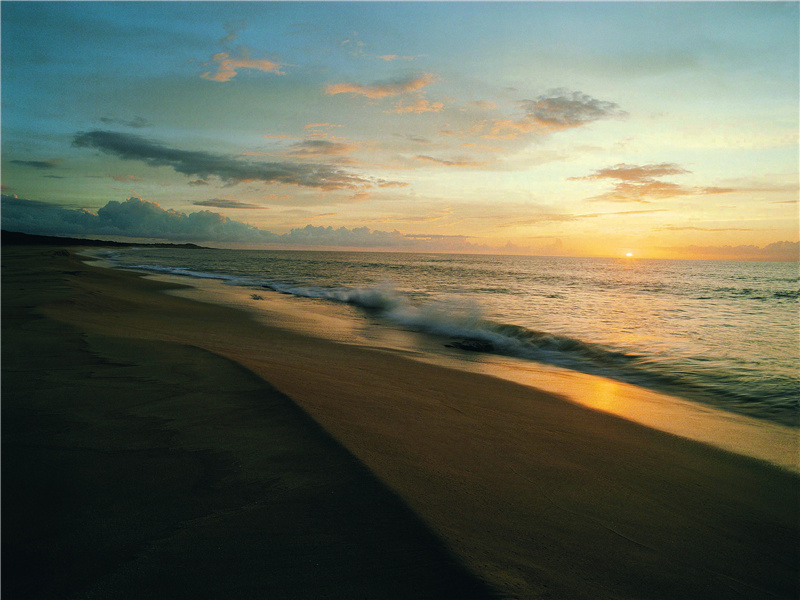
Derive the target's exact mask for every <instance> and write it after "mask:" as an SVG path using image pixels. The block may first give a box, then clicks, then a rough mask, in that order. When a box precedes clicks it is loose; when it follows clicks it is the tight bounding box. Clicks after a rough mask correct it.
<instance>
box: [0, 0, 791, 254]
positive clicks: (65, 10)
mask: <svg viewBox="0 0 800 600" xmlns="http://www.w3.org/2000/svg"><path fill="white" fill-rule="evenodd" d="M0 10H2V185H3V194H4V198H3V212H2V215H3V226H4V227H8V228H17V229H20V228H23V227H25V228H27V229H36V230H37V232H42V233H64V234H79V235H91V234H98V235H100V234H102V235H116V236H120V237H122V236H133V235H134V234H135V235H136V237H153V238H167V239H188V238H192V239H194V240H195V241H209V242H214V241H216V242H218V243H223V244H224V243H231V244H232V243H239V244H241V243H254V244H259V243H268V244H276V243H279V244H284V245H294V244H301V243H302V245H304V246H314V247H316V246H317V245H324V246H342V247H356V246H357V247H375V248H379V249H385V248H389V249H399V250H446V251H509V252H515V253H526V252H530V253H544V254H565V255H605V256H619V255H624V254H625V253H628V252H632V253H634V254H635V255H637V256H654V257H656V256H666V257H670V256H674V257H740V256H741V257H762V258H764V257H766V258H769V257H770V256H771V254H770V253H771V252H773V251H778V250H779V251H780V252H783V253H784V254H785V253H786V252H787V249H788V252H789V254H790V255H791V253H792V252H794V253H795V254H794V255H795V256H796V252H797V241H798V204H797V198H798V52H799V51H798V5H797V3H781V2H757V3H746V2H742V3H739V2H735V3H727V2H693V3H683V2H653V3H638V2H619V3H604V2H588V3H573V2H555V3H543V2H518V3H501V2H489V3H483V2H456V3H446V2H420V3H412V2H399V3H393V2H367V3H351V2H320V3H304V2H277V3H269V2H219V3H218V2H163V3H161V2H156V3H149V2H148V3H141V2H86V3H82V2H3V3H2V5H0ZM109 203H114V204H112V205H111V206H112V207H113V208H114V210H106V211H103V212H102V214H104V215H106V217H107V218H101V217H100V216H99V215H100V213H98V210H100V209H103V208H104V207H107V206H108V205H109ZM118 205H119V206H118ZM201 211H207V212H209V213H214V216H210V215H208V214H205V215H204V216H203V215H200V216H201V217H202V218H200V217H195V218H193V219H191V223H192V224H193V225H192V227H189V226H188V225H187V223H189V220H187V219H188V217H187V215H191V214H194V213H199V212H201ZM112 214H113V215H115V217H114V219H111V217H110V215H112ZM142 215H147V218H146V219H144V217H143V216H142ZM136 219H140V220H139V221H137V220H136ZM211 222H214V223H217V225H215V226H214V228H210V226H209V223H211ZM134 223H135V226H134ZM147 226H152V230H150V233H148V229H147ZM193 227H196V228H195V229H193ZM234 232H235V233H234ZM293 232H294V233H293ZM782 242H788V245H787V244H786V243H782ZM784 258H785V256H784Z"/></svg>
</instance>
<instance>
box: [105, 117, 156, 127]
mask: <svg viewBox="0 0 800 600" xmlns="http://www.w3.org/2000/svg"><path fill="white" fill-rule="evenodd" d="M100 121H101V122H103V123H105V124H107V125H123V126H124V127H131V128H132V129H142V128H144V127H150V122H149V121H148V120H147V119H145V118H144V117H134V118H133V119H131V120H129V121H127V120H125V119H115V118H113V117H100Z"/></svg>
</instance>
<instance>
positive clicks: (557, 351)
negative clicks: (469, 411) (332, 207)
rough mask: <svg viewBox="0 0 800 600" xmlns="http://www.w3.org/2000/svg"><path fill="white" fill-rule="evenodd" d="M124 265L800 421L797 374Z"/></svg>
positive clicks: (315, 291) (472, 308)
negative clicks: (322, 305)
mask: <svg viewBox="0 0 800 600" xmlns="http://www.w3.org/2000/svg"><path fill="white" fill-rule="evenodd" d="M125 268H128V269H135V270H140V271H149V272H153V273H160V274H167V275H179V276H183V277H192V278H197V279H214V280H219V281H222V282H224V283H226V284H229V285H234V286H241V287H245V288H250V289H253V288H255V289H268V290H272V291H275V292H278V293H282V294H288V295H292V296H297V297H303V298H311V299H318V300H326V301H332V302H339V303H344V304H349V305H352V306H356V307H358V308H360V309H363V310H364V311H365V312H366V314H367V315H368V316H370V317H372V318H375V319H378V320H382V321H385V322H390V323H393V324H395V325H399V326H401V327H404V328H407V329H411V330H414V331H417V332H420V333H423V334H429V335H435V336H439V337H442V338H446V339H445V340H443V342H442V344H443V346H449V347H451V348H454V349H459V350H464V351H472V352H480V353H488V354H495V355H501V356H509V357H514V358H519V359H523V360H532V361H536V362H541V363H546V364H552V365H556V366H560V367H564V368H568V369H572V370H576V371H581V372H584V373H590V374H594V375H601V376H604V377H609V378H612V379H616V380H619V381H625V382H628V383H632V384H635V385H640V386H643V387H648V388H652V389H658V390H661V391H666V392H668V393H674V394H676V395H679V396H683V397H691V398H694V399H696V400H700V401H704V402H711V403H713V404H717V405H719V406H724V407H725V408H728V409H731V410H734V411H737V409H738V411H739V412H745V413H747V414H752V415H754V416H759V413H762V415H763V416H765V417H767V418H770V419H771V420H775V421H778V422H783V423H785V424H789V425H796V424H797V412H796V407H797V406H796V405H797V400H796V398H797V395H796V380H793V379H791V378H786V377H780V376H776V375H772V376H767V375H766V374H765V373H763V372H757V371H754V370H751V369H747V368H744V367H741V368H737V369H735V370H732V368H731V365H730V364H728V365H726V366H725V367H724V368H720V366H719V365H716V364H715V363H714V361H711V362H707V361H704V360H703V359H702V358H700V357H695V358H692V357H687V356H683V357H671V358H670V357H667V356H664V355H661V354H658V353H654V354H648V355H645V354H641V353H636V352H632V351H630V350H629V349H624V348H617V347H611V346H609V345H606V344H602V343H597V342H589V341H586V340H581V339H577V338H574V337H570V336H568V335H560V334H554V333H549V332H545V331H537V330H534V329H530V328H527V327H523V326H520V325H515V324H511V323H504V322H499V321H497V320H493V319H491V318H487V316H486V314H485V311H484V309H483V308H482V306H480V305H479V304H478V303H476V302H474V301H470V300H468V299H466V298H465V297H463V296H452V295H450V296H442V297H437V296H435V295H433V294H429V293H425V292H410V291H401V290H398V289H396V288H395V287H394V286H392V285H390V284H384V285H370V286H366V287H345V286H340V287H331V286H324V285H316V284H309V283H306V282H302V281H296V282H289V281H285V280H275V279H271V278H268V277H263V276H256V275H253V274H252V272H251V273H249V274H247V273H233V274H232V273H230V272H227V273H224V274H222V273H218V272H211V271H212V270H213V267H211V268H210V269H209V270H208V271H205V270H197V269H191V268H183V267H173V266H159V265H145V264H138V265H129V266H126V267H125ZM742 292H743V293H742ZM753 292H754V290H751V289H744V290H741V289H736V288H728V289H721V288H717V289H715V290H714V295H716V296H719V294H720V293H723V294H737V295H750V297H753V298H755V294H753ZM499 293H500V292H499ZM762 293H763V292H762ZM773 293H774V294H775V296H776V297H778V298H780V299H781V300H783V301H784V302H785V301H791V300H794V299H796V298H797V292H796V291H795V290H781V291H777V292H773ZM549 297H552V296H549ZM757 407H758V408H757ZM767 413H769V414H767Z"/></svg>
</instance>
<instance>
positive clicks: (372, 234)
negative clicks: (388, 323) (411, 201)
mask: <svg viewBox="0 0 800 600" xmlns="http://www.w3.org/2000/svg"><path fill="white" fill-rule="evenodd" d="M0 216H1V217H2V227H3V229H4V230H7V231H21V232H24V233H34V234H42V235H69V236H98V235H103V236H116V237H123V238H144V239H159V240H173V241H187V242H189V241H191V242H200V243H203V242H218V243H242V244H269V245H273V246H274V245H287V246H303V247H309V246H312V247H349V248H392V249H397V250H426V251H449V250H452V251H471V252H487V251H489V252H493V251H497V250H505V251H508V250H509V247H503V248H501V249H498V248H492V247H489V246H483V245H480V244H473V243H471V242H468V241H466V239H465V237H464V236H440V235H418V236H415V235H405V234H403V233H401V232H399V231H396V230H395V231H379V230H371V229H369V228H367V227H356V228H354V229H348V228H347V227H339V228H338V229H335V228H333V227H321V226H320V227H317V226H313V225H307V226H305V227H301V228H296V229H292V230H291V231H289V232H288V233H284V234H276V233H272V232H270V231H267V230H264V229H259V228H257V227H253V226H251V225H247V224H245V223H241V222H239V221H234V220H232V219H229V218H228V217H225V216H223V215H221V214H219V213H214V212H211V211H207V210H204V211H200V212H195V213H190V214H185V213H182V212H178V211H175V210H170V209H164V208H161V207H160V206H159V205H158V204H156V203H154V202H147V201H145V200H142V199H141V198H129V199H128V200H126V201H125V202H116V201H112V202H109V203H108V204H106V205H105V206H104V207H103V208H101V209H99V210H97V211H96V212H91V211H88V210H85V209H71V208H63V207H60V206H55V205H53V204H48V203H45V202H37V201H35V200H26V199H23V198H17V197H16V196H7V195H3V196H2V211H0ZM518 250H520V251H523V250H524V249H522V248H519V249H518Z"/></svg>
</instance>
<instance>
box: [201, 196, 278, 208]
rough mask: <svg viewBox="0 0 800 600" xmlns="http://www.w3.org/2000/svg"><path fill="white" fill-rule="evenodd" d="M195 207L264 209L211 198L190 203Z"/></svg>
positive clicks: (254, 205)
mask: <svg viewBox="0 0 800 600" xmlns="http://www.w3.org/2000/svg"><path fill="white" fill-rule="evenodd" d="M192 204H193V205H195V206H213V207H215V208H264V207H263V206H259V205H258V204H248V203H247V202H239V201H238V200H224V199H221V198H211V199H209V200H197V201H195V202H192Z"/></svg>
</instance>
